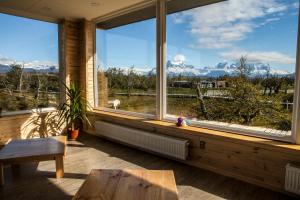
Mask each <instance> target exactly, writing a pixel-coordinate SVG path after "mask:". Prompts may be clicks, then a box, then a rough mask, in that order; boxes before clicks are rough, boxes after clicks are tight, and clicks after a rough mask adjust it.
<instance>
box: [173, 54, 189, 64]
mask: <svg viewBox="0 0 300 200" xmlns="http://www.w3.org/2000/svg"><path fill="white" fill-rule="evenodd" d="M185 60H186V59H185V56H184V55H182V54H177V55H175V56H174V57H173V59H172V63H174V64H177V65H178V64H182V63H184V61H185Z"/></svg>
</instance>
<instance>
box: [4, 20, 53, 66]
mask: <svg viewBox="0 0 300 200" xmlns="http://www.w3.org/2000/svg"><path fill="white" fill-rule="evenodd" d="M0 27H1V30H0V64H1V63H2V64H3V63H10V62H11V61H12V60H16V61H17V62H25V63H31V62H33V61H36V62H35V64H38V63H42V64H43V63H53V64H56V65H57V63H58V26H57V24H53V23H48V22H42V21H37V20H32V19H26V18H21V17H15V16H11V15H6V14H0Z"/></svg>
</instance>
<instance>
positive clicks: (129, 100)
mask: <svg viewBox="0 0 300 200" xmlns="http://www.w3.org/2000/svg"><path fill="white" fill-rule="evenodd" d="M155 22H156V21H155V19H149V20H145V21H140V22H136V23H132V24H129V25H124V26H120V27H117V28H111V29H108V30H102V29H97V30H96V49H97V83H96V84H97V85H98V95H97V101H98V106H99V107H102V108H108V109H115V110H122V111H130V112H136V113H144V114H152V115H153V114H155V112H156V50H155V48H156V43H155V35H156V32H155V30H156V29H155V26H156V24H155Z"/></svg>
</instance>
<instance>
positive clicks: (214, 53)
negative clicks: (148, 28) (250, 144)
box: [166, 0, 299, 138]
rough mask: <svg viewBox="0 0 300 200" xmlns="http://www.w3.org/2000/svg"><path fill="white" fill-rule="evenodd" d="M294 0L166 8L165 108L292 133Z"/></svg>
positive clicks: (212, 121) (208, 120)
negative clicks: (172, 11)
mask: <svg viewBox="0 0 300 200" xmlns="http://www.w3.org/2000/svg"><path fill="white" fill-rule="evenodd" d="M298 14H299V1H298V0H270V1H269V0H262V1H256V0H253V1H252V0H229V1H224V2H220V3H215V4H211V5H207V6H202V7H198V8H193V9H189V10H185V11H181V12H176V13H173V14H169V15H168V16H167V60H168V61H167V64H166V67H167V114H168V117H173V118H174V117H178V116H182V117H186V118H187V119H189V120H190V121H191V122H195V123H196V124H197V123H198V124H201V125H206V126H208V127H217V128H225V129H231V130H239V131H245V132H250V133H256V134H263V135H268V136H276V137H282V138H289V137H290V135H291V125H292V110H293V95H294V79H295V63H296V47H297V34H298Z"/></svg>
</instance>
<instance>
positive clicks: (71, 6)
mask: <svg viewBox="0 0 300 200" xmlns="http://www.w3.org/2000/svg"><path fill="white" fill-rule="evenodd" d="M144 1H145V0H21V1H20V0H1V1H0V12H1V13H6V14H12V15H16V16H22V17H28V18H33V19H39V20H44V21H50V22H57V21H58V20H59V19H82V18H85V19H87V20H92V19H94V18H97V17H99V16H102V15H106V14H108V13H111V12H114V11H117V10H120V9H122V8H125V7H129V6H132V5H135V4H137V3H141V2H144Z"/></svg>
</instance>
